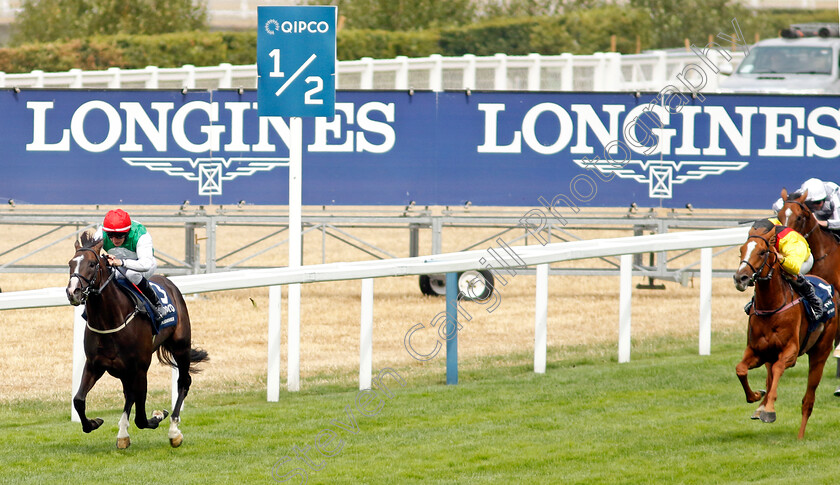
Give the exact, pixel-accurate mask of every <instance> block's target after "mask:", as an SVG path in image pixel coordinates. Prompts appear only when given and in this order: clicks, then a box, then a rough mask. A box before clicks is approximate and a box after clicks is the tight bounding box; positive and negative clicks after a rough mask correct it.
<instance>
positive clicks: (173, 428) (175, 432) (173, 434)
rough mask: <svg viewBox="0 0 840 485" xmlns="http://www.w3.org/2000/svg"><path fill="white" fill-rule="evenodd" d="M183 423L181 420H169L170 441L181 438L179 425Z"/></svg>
mask: <svg viewBox="0 0 840 485" xmlns="http://www.w3.org/2000/svg"><path fill="white" fill-rule="evenodd" d="M180 422H181V418H180V417H178V418H169V439H175V438H177V437H179V436H181V430H180V429H178V423H180Z"/></svg>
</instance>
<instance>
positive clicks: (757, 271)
mask: <svg viewBox="0 0 840 485" xmlns="http://www.w3.org/2000/svg"><path fill="white" fill-rule="evenodd" d="M752 238H756V239H761V240H762V241H764V243H765V244H766V245H767V251H766V252H765V253H764V260H763V261H762V262H761V266H759V267H758V269H756V268H755V267H754V266H753V265H752V264H750V262H749V261H747V260H745V259H742V260H741V263H743V264H746V265H747V266H749V267H750V269H751V270H752V271H753V274H752V276H750V281H749V282H748V285H750V286H752V284H753V283H754V282H756V281H768V280H769V279H770V278H772V277H773V271H774V270H775V269H776V261H778V256H776V251H771V249H772V248H773V245H772V244H770V241H768V240H767V239H764V238H763V237H762V236H757V235H751V236H749V237H748V238H747V241H749V240H750V239H752ZM770 253H773V262H772V263H770V265H769V266H770V271H768V272H767V275H765V276H760V273H761V271H762V270H763V269H764V267H765V266H768V264H767V262H768V261H769V260H770Z"/></svg>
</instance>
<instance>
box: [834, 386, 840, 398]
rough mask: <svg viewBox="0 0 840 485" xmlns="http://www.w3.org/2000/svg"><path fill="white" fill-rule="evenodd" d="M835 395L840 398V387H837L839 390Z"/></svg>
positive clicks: (836, 390) (835, 391)
mask: <svg viewBox="0 0 840 485" xmlns="http://www.w3.org/2000/svg"><path fill="white" fill-rule="evenodd" d="M834 395H835V396H837V397H840V386H837V389H835V390H834Z"/></svg>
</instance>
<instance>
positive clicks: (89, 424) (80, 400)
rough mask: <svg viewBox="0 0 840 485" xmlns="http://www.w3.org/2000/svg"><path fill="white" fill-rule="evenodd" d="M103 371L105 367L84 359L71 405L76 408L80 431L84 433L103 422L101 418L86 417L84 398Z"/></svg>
mask: <svg viewBox="0 0 840 485" xmlns="http://www.w3.org/2000/svg"><path fill="white" fill-rule="evenodd" d="M104 372H105V369H102V368H100V367H96V366H94V365H93V363H92V362H91V361H90V360H86V361H85V368H84V370H83V371H82V382H81V383H80V384H79V390H78V391H77V392H76V395H75V396H74V397H73V407H74V408H75V409H76V413H78V415H79V419H81V421H82V431H84V432H85V433H90V432H91V431H93V430H95V429H96V428H98V427H100V426H102V423H103V422H104V421H102V418H95V419H88V418H87V416H86V415H85V399H86V398H87V394H88V392H90V390H91V389H93V385H94V384H96V381H98V380H99V378H100V377H102V374H103V373H104Z"/></svg>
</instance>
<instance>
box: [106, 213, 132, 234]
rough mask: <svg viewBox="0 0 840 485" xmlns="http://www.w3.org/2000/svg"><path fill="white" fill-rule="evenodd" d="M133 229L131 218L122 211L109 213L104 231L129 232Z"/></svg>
mask: <svg viewBox="0 0 840 485" xmlns="http://www.w3.org/2000/svg"><path fill="white" fill-rule="evenodd" d="M129 229H131V217H130V216H129V215H128V212H126V211H124V210H122V209H116V210H111V211H108V213H107V214H105V221H104V222H102V230H103V231H105V232H128V230H129Z"/></svg>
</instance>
